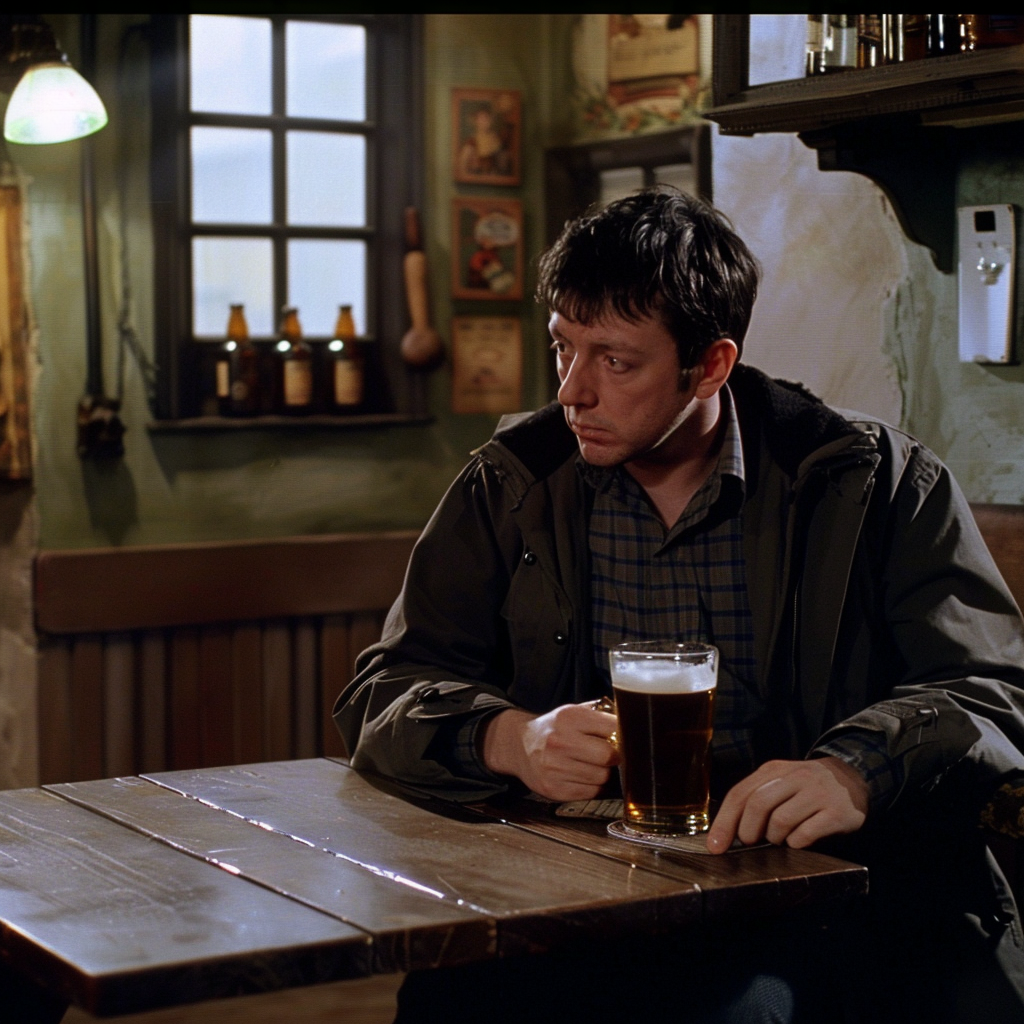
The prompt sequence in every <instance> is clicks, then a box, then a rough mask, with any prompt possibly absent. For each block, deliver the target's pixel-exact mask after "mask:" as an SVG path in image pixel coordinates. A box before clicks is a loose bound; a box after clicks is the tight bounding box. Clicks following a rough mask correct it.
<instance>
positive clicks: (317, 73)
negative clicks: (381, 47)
mask: <svg viewBox="0 0 1024 1024" xmlns="http://www.w3.org/2000/svg"><path fill="white" fill-rule="evenodd" d="M285 82H286V87H285V88H286V91H285V96H286V111H287V114H288V116H289V117H326V118H332V119H334V120H336V121H365V120H366V29H365V28H363V26H362V25H325V24H324V23H323V22H315V21H289V22H288V24H287V25H286V27H285Z"/></svg>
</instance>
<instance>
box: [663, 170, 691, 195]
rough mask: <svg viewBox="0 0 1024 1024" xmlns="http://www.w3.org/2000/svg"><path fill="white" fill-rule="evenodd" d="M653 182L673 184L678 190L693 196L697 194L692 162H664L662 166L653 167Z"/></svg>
mask: <svg viewBox="0 0 1024 1024" xmlns="http://www.w3.org/2000/svg"><path fill="white" fill-rule="evenodd" d="M654 183H655V184H656V185H673V186H675V187H676V188H677V189H679V191H680V192H686V193H687V194H689V195H691V196H695V195H696V194H697V171H696V170H695V168H694V166H693V164H666V165H665V166H664V167H655V168H654Z"/></svg>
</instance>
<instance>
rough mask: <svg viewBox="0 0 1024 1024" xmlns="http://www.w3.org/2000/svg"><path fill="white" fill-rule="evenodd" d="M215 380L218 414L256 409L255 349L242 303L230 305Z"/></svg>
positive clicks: (245, 413) (251, 413)
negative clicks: (224, 338)
mask: <svg viewBox="0 0 1024 1024" xmlns="http://www.w3.org/2000/svg"><path fill="white" fill-rule="evenodd" d="M216 383H217V411H218V412H219V413H220V415H221V416H255V415H256V413H257V412H259V400H260V395H259V353H258V352H257V351H256V346H255V345H253V343H252V341H251V340H250V339H249V325H248V324H247V323H246V320H245V307H244V306H243V305H242V303H234V304H232V306H231V312H230V314H229V316H228V327H227V340H226V341H225V342H224V344H223V345H221V347H220V350H219V352H218V353H217V362H216Z"/></svg>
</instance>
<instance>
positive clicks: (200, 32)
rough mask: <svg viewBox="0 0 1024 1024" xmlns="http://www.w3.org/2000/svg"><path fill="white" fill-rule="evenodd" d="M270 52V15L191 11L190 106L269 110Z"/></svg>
mask: <svg viewBox="0 0 1024 1024" xmlns="http://www.w3.org/2000/svg"><path fill="white" fill-rule="evenodd" d="M270 55H271V49H270V21H269V19H267V18H235V17H231V16H228V15H224V14H193V15H191V16H190V17H189V73H190V77H189V81H190V88H191V107H192V110H202V111H210V112H213V113H220V114H269V113H270V95H271V93H270Z"/></svg>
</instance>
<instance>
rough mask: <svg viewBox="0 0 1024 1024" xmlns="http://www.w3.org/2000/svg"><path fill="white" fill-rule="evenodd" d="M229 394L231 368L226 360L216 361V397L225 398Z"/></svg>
mask: <svg viewBox="0 0 1024 1024" xmlns="http://www.w3.org/2000/svg"><path fill="white" fill-rule="evenodd" d="M207 365H209V364H207ZM230 394H231V368H230V366H229V365H228V361H227V360H226V359H218V360H217V397H218V398H227V397H228V396H229V395H230Z"/></svg>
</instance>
